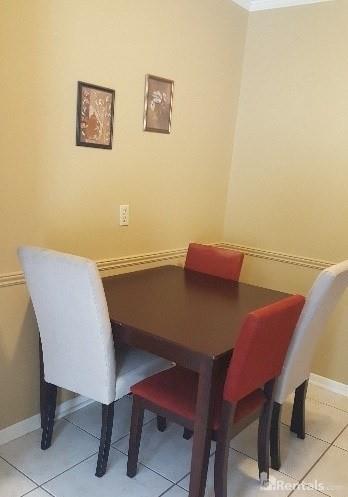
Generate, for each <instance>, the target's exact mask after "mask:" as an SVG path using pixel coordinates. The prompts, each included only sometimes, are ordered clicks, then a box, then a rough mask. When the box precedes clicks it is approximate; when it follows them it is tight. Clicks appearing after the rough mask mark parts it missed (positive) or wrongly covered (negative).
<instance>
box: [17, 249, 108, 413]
mask: <svg viewBox="0 0 348 497" xmlns="http://www.w3.org/2000/svg"><path fill="white" fill-rule="evenodd" d="M18 256H19V259H20V261H21V264H22V267H23V270H24V275H25V279H26V283H27V287H28V290H29V294H30V297H31V300H32V303H33V306H34V311H35V315H36V319H37V322H38V326H39V332H40V337H41V342H42V350H43V361H44V376H45V380H46V381H47V382H48V383H53V384H54V385H57V386H59V387H63V388H66V389H68V390H71V391H73V392H76V393H79V394H82V395H85V396H87V397H89V398H91V399H94V400H96V401H98V402H101V403H103V404H109V403H110V402H112V401H113V400H115V388H116V379H115V355H114V344H113V336H112V332H111V325H110V319H109V313H108V308H107V304H106V300H105V294H104V289H103V285H102V282H101V279H100V276H99V273H98V270H97V267H96V264H95V263H94V262H93V261H91V260H89V259H84V258H82V257H77V256H74V255H70V254H64V253H61V252H56V251H53V250H46V249H42V248H38V247H20V248H19V250H18Z"/></svg>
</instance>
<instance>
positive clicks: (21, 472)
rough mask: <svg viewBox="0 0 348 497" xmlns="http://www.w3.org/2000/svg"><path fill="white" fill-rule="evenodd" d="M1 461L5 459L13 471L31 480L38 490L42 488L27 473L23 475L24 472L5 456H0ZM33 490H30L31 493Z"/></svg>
mask: <svg viewBox="0 0 348 497" xmlns="http://www.w3.org/2000/svg"><path fill="white" fill-rule="evenodd" d="M0 459H3V460H4V461H5V462H6V463H7V464H8V465H9V466H11V467H12V468H13V469H15V470H16V471H18V473H20V474H21V475H23V476H25V477H26V478H27V479H28V480H30V481H31V482H32V483H34V485H36V488H38V487H39V486H40V485H39V484H38V483H37V482H36V481H34V480H33V479H32V478H30V476H28V475H26V474H25V473H23V471H21V470H20V469H19V468H17V467H16V466H15V465H14V464H12V463H11V462H10V461H8V460H7V459H6V458H5V457H4V456H0ZM32 490H36V489H35V488H33V489H32ZM32 490H30V492H31V491H32Z"/></svg>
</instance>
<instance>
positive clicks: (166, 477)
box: [113, 447, 176, 495]
mask: <svg viewBox="0 0 348 497" xmlns="http://www.w3.org/2000/svg"><path fill="white" fill-rule="evenodd" d="M113 449H114V450H116V451H117V452H119V453H120V454H122V455H123V456H126V457H128V455H127V454H125V453H124V452H122V450H120V449H116V447H113ZM138 465H139V466H143V467H144V468H146V469H148V470H149V471H152V472H153V473H155V474H156V475H157V476H160V477H161V478H164V479H165V480H167V481H169V483H172V484H173V485H172V487H173V486H174V485H176V483H175V481H173V480H171V479H170V478H168V476H164V475H162V473H159V472H158V471H156V470H155V469H153V468H149V466H146V464H144V463H143V462H140V461H139V462H138ZM170 488H171V487H170ZM167 490H169V489H167ZM167 490H166V492H167ZM161 495H163V494H161Z"/></svg>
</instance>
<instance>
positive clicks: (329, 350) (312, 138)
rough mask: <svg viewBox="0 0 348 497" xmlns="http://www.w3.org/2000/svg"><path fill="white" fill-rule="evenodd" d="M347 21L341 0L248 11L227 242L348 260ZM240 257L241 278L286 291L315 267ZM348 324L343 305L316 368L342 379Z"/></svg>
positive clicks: (306, 283)
mask: <svg viewBox="0 0 348 497" xmlns="http://www.w3.org/2000/svg"><path fill="white" fill-rule="evenodd" d="M347 24H348V2H346V1H345V0H336V1H335V2H327V3H322V4H315V5H309V6H303V7H293V8H286V9H277V10H274V11H265V12H257V13H253V14H250V16H249V25H248V33H247V40H246V48H245V56H244V66H243V75H242V85H241V95H240V101H239V111H238V120H237V126H236V133H235V141H234V151H233V160H232V166H231V174H230V180H229V193H228V200H227V207H226V219H225V238H226V240H228V241H231V242H234V243H241V244H245V245H248V246H252V247H258V248H261V249H270V250H275V251H281V252H285V253H288V254H294V255H298V256H304V257H309V258H318V259H323V260H327V261H340V260H343V259H347V258H348V230H347V229H346V227H347V219H348V168H347V165H348V161H347V158H348V140H347V136H348V119H347V116H348V85H347V74H348V56H347V53H348V52H347V46H348V31H347ZM246 262H247V266H246V268H245V270H246V271H247V274H248V281H252V282H254V283H257V284H261V285H263V284H264V285H271V286H273V287H275V288H280V289H283V290H285V291H286V290H288V291H300V292H306V291H307V290H308V288H309V287H310V285H311V283H312V281H313V279H314V278H315V276H316V274H317V271H312V270H308V269H303V268H302V269H299V268H297V267H295V266H291V265H288V264H280V263H277V262H272V261H268V262H266V261H262V260H260V259H254V260H251V259H250V260H249V259H248V260H247V261H246ZM248 263H249V268H248ZM250 264H251V266H250ZM347 329H348V307H347V303H346V304H344V302H343V303H342V304H341V306H340V308H339V309H338V311H337V313H336V315H335V317H334V318H333V320H332V321H331V323H330V325H329V327H328V330H327V333H326V334H325V336H324V337H323V340H322V341H321V343H320V345H319V348H318V352H317V355H316V358H315V362H314V368H313V369H314V371H315V372H316V373H318V374H321V375H323V376H327V377H329V378H331V379H334V380H338V381H341V382H345V383H348V365H347V350H348V338H347V337H348V333H347V331H348V330H347Z"/></svg>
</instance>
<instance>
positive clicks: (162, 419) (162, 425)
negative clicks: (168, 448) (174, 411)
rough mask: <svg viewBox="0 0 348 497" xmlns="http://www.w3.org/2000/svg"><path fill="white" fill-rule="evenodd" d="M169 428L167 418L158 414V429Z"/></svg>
mask: <svg viewBox="0 0 348 497" xmlns="http://www.w3.org/2000/svg"><path fill="white" fill-rule="evenodd" d="M166 429H167V420H166V418H165V417H163V416H160V415H158V416H157V430H158V431H165V430H166Z"/></svg>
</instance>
